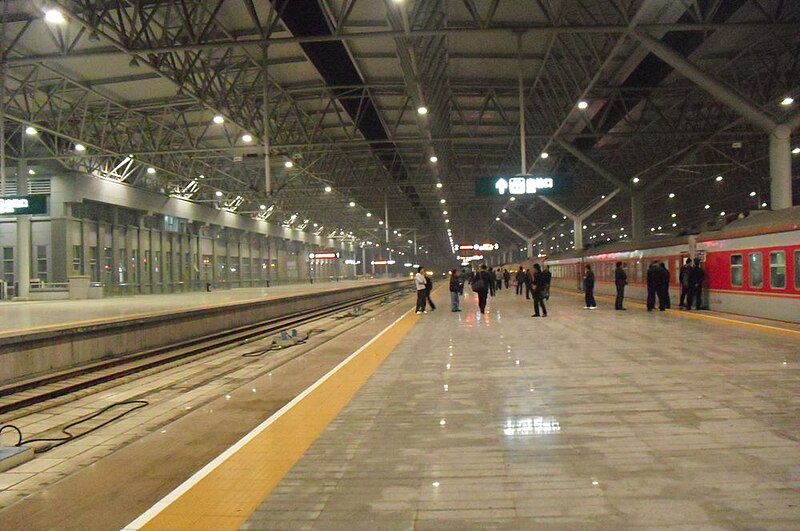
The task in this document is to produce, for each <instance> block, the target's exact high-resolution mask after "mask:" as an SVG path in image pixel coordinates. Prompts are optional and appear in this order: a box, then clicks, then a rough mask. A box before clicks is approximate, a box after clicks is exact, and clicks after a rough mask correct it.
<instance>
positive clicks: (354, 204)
mask: <svg viewBox="0 0 800 531" xmlns="http://www.w3.org/2000/svg"><path fill="white" fill-rule="evenodd" d="M347 204H348V205H350V206H351V207H354V206H356V202H355V201H350V202H349V203H347Z"/></svg>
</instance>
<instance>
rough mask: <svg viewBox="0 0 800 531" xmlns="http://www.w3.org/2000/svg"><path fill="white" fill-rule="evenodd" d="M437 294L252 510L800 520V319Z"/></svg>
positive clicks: (373, 516)
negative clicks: (728, 318)
mask: <svg viewBox="0 0 800 531" xmlns="http://www.w3.org/2000/svg"><path fill="white" fill-rule="evenodd" d="M434 300H435V301H436V303H437V305H438V309H437V310H436V311H435V312H431V313H429V314H427V315H424V316H421V317H422V318H421V319H420V321H419V323H418V324H417V325H416V326H415V327H414V328H413V329H412V330H411V331H410V332H409V333H408V335H406V336H405V338H404V339H403V341H402V342H401V343H400V344H399V346H398V347H397V348H396V349H395V350H394V351H393V352H392V354H391V355H390V356H389V357H388V359H387V360H386V361H385V362H384V363H383V365H382V366H381V367H380V368H379V369H378V370H377V371H376V373H375V374H374V375H373V376H372V378H371V379H370V380H369V381H368V382H367V383H366V384H365V386H364V387H363V388H362V389H361V390H360V391H359V392H358V394H357V395H356V396H355V398H354V399H353V400H352V401H351V402H350V404H349V405H348V406H347V407H346V408H345V409H344V410H343V411H342V412H341V414H340V415H339V416H338V417H337V418H336V419H335V420H334V421H333V422H332V423H331V424H330V425H329V426H328V428H327V429H326V431H324V432H323V433H322V435H321V436H320V437H319V439H317V441H316V442H315V443H314V444H313V445H312V446H311V447H310V448H309V449H308V451H307V452H306V453H305V455H304V456H303V457H302V458H301V459H300V461H299V462H298V463H297V464H296V465H295V466H294V468H292V469H291V470H290V471H289V473H288V474H287V475H286V476H284V478H283V480H282V481H281V482H280V483H279V484H278V485H277V487H276V488H275V489H274V490H273V491H272V493H271V495H270V496H269V497H268V498H267V499H266V500H265V501H264V502H263V503H262V504H261V506H260V507H259V508H258V510H257V511H256V512H255V513H254V514H253V515H252V516H251V517H250V519H249V520H248V522H247V523H246V524H245V526H244V528H247V529H324V530H330V529H342V530H345V529H346V530H355V529H402V530H405V529H416V530H420V529H548V530H550V529H581V530H584V529H637V530H638V529H670V530H678V529H681V530H688V529H697V530H700V529H702V530H715V529H731V530H739V529H769V530H772V529H798V527H800V444H798V440H799V439H800V422H799V421H798V419H800V394H799V393H798V392H797V390H798V382H800V369H799V367H800V365H799V364H800V335H797V334H794V335H792V333H790V334H787V335H781V334H779V333H775V331H770V330H768V329H763V330H764V331H759V330H758V329H753V328H747V327H742V326H736V325H732V324H727V323H725V322H722V321H712V320H709V319H703V318H702V317H701V318H687V317H684V316H683V315H682V314H679V313H678V312H664V313H660V312H654V313H647V312H645V311H644V310H643V309H638V308H635V307H632V308H631V309H630V310H629V311H627V312H616V311H614V310H613V306H611V305H609V304H605V305H603V304H602V301H601V307H600V308H599V309H598V310H596V311H589V310H583V309H582V306H583V301H582V299H581V297H579V296H576V295H571V294H566V293H554V294H553V296H552V297H551V299H550V301H549V303H548V311H549V317H547V318H546V319H542V318H539V319H534V318H531V317H530V315H531V313H532V305H531V303H530V301H526V300H525V299H524V297H519V296H516V295H515V294H514V293H513V292H512V291H508V290H504V291H502V292H500V293H499V294H498V296H497V297H495V298H491V299H490V302H489V310H488V312H487V314H485V315H481V314H479V313H478V312H477V300H476V297H475V296H474V295H473V294H469V295H468V296H467V298H466V300H465V301H464V302H463V303H462V307H463V308H464V311H463V312H460V313H451V312H450V309H449V293H447V292H446V291H445V290H438V291H437V292H435V298H434ZM695 317H696V316H695Z"/></svg>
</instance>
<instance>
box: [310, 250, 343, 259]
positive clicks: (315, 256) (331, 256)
mask: <svg viewBox="0 0 800 531" xmlns="http://www.w3.org/2000/svg"><path fill="white" fill-rule="evenodd" d="M337 258H339V253H334V252H324V253H308V259H309V260H336V259H337Z"/></svg>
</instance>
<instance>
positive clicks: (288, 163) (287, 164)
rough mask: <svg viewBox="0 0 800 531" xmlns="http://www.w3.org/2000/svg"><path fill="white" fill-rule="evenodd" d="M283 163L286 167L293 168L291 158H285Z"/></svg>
mask: <svg viewBox="0 0 800 531" xmlns="http://www.w3.org/2000/svg"><path fill="white" fill-rule="evenodd" d="M283 165H284V166H286V167H287V168H294V162H292V161H291V160H287V161H286V162H284V163H283Z"/></svg>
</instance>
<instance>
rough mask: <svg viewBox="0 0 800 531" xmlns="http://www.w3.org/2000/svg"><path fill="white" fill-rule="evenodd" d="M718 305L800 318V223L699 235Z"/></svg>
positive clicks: (770, 316) (710, 291)
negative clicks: (753, 231)
mask: <svg viewBox="0 0 800 531" xmlns="http://www.w3.org/2000/svg"><path fill="white" fill-rule="evenodd" d="M697 250H698V252H700V253H701V254H705V263H704V268H705V270H706V276H707V287H708V299H709V307H710V308H711V309H713V310H718V311H722V312H728V313H733V314H739V315H749V316H753V317H763V318H767V319H777V320H781V321H789V322H795V323H797V322H800V229H794V230H785V231H783V232H770V233H767V234H752V235H742V236H739V237H736V235H734V236H728V237H724V236H723V235H719V236H718V237H714V238H707V239H699V240H698V242H697Z"/></svg>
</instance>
